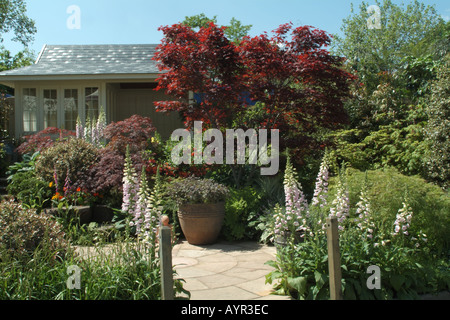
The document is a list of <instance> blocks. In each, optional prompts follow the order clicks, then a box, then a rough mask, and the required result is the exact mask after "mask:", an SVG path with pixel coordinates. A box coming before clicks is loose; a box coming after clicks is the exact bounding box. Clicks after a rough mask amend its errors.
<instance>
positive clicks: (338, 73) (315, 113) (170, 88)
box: [154, 23, 354, 149]
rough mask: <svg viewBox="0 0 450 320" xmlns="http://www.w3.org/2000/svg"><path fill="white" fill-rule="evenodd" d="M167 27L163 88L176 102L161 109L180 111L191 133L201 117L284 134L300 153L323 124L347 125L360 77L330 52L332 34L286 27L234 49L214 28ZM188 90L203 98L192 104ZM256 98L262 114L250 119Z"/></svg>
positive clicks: (160, 53) (160, 51)
mask: <svg viewBox="0 0 450 320" xmlns="http://www.w3.org/2000/svg"><path fill="white" fill-rule="evenodd" d="M160 30H161V31H162V32H163V33H164V39H163V40H162V43H161V44H160V45H159V46H158V48H157V53H156V55H155V57H154V59H155V60H157V61H158V62H159V68H160V70H161V71H164V73H162V74H161V76H160V77H159V79H158V82H159V85H158V87H157V89H156V90H165V92H166V94H168V95H171V96H173V97H174V98H175V99H176V100H174V101H159V102H156V103H155V105H156V107H157V110H158V111H162V112H168V111H178V112H180V113H181V114H182V115H183V116H185V119H186V126H187V127H188V128H189V127H191V126H192V123H193V121H194V120H196V121H203V122H204V123H205V124H210V125H211V126H212V127H216V128H222V129H224V128H232V125H233V124H234V125H239V126H241V127H245V126H247V127H252V128H255V129H257V128H267V129H279V130H280V134H281V137H282V140H283V141H282V142H283V144H284V145H283V146H282V147H290V148H291V149H296V148H297V149H301V148H302V144H303V145H305V143H306V144H310V142H309V141H308V140H307V139H306V138H305V137H306V136H307V135H308V134H310V133H312V132H314V131H315V130H316V129H317V128H318V127H322V128H323V127H325V128H335V127H336V126H338V125H340V124H342V123H345V122H346V119H347V117H346V113H345V111H344V108H343V101H344V99H345V98H346V97H347V96H348V94H349V86H350V82H351V81H352V80H353V79H354V77H353V76H352V75H351V74H350V73H348V72H346V71H345V70H344V68H343V62H344V59H343V58H340V57H336V56H333V55H331V54H330V53H329V52H328V51H327V50H326V47H327V46H328V45H329V44H330V42H331V36H329V35H328V34H327V33H326V32H325V31H322V30H319V29H315V28H313V27H310V26H302V27H298V28H295V29H294V28H293V25H292V23H287V24H283V25H281V26H280V27H279V28H277V29H276V30H274V31H273V35H272V36H270V37H269V36H268V35H267V33H264V34H262V35H259V36H256V37H253V38H251V37H245V38H244V39H243V40H242V41H241V42H240V44H235V43H232V42H231V41H229V40H228V39H227V38H226V37H225V35H224V32H223V31H224V29H223V28H220V27H217V26H216V25H215V24H214V23H210V24H209V25H208V26H207V27H203V28H200V30H199V31H194V30H192V29H191V28H190V27H188V26H186V25H183V24H175V25H172V26H165V27H161V28H160ZM189 92H195V93H197V94H198V96H199V97H200V101H199V102H195V101H192V100H189ZM244 97H246V99H244ZM249 101H258V102H259V104H258V107H259V108H260V109H259V110H258V112H256V113H252V114H251V116H250V117H247V119H246V117H243V114H245V111H246V110H249V109H250V106H251V104H252V103H249ZM248 118H249V119H248ZM244 120H245V121H244ZM206 126H207V125H206ZM303 138H305V139H303Z"/></svg>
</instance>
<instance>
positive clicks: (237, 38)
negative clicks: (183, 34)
mask: <svg viewBox="0 0 450 320" xmlns="http://www.w3.org/2000/svg"><path fill="white" fill-rule="evenodd" d="M210 22H213V23H214V24H217V16H214V17H212V18H208V17H207V16H206V15H205V14H204V13H201V14H198V15H195V16H189V17H186V18H185V19H184V21H183V22H182V23H183V24H185V25H187V26H189V27H191V28H193V29H200V28H202V27H207V26H208V24H209V23H210ZM225 27H226V29H225V35H226V37H227V39H229V40H230V41H232V42H234V43H240V42H241V40H242V38H243V37H245V36H246V35H247V34H248V32H249V31H250V30H251V28H252V25H243V24H242V23H241V22H240V21H239V20H237V19H235V18H231V21H230V23H229V25H228V26H225Z"/></svg>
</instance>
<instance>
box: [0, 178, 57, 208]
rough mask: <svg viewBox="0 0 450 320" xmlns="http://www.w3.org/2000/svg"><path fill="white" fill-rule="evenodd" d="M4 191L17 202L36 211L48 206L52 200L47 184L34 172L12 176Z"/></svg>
mask: <svg viewBox="0 0 450 320" xmlns="http://www.w3.org/2000/svg"><path fill="white" fill-rule="evenodd" d="M6 190H7V191H8V193H9V194H10V195H13V196H15V197H16V199H17V200H18V201H20V202H22V203H23V204H25V205H27V206H29V207H31V208H35V209H38V210H40V209H42V208H44V207H47V206H49V205H50V199H51V198H52V190H51V188H50V187H49V184H48V183H47V182H45V181H43V180H42V179H39V178H38V177H37V176H36V174H35V172H34V171H26V172H17V173H16V174H14V175H13V176H12V178H11V181H10V183H9V184H8V186H7V188H6Z"/></svg>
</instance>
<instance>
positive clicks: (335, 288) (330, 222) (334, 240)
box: [327, 217, 343, 300]
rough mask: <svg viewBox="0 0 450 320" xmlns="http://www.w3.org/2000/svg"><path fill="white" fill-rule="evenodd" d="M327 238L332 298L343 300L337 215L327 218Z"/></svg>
mask: <svg viewBox="0 0 450 320" xmlns="http://www.w3.org/2000/svg"><path fill="white" fill-rule="evenodd" d="M327 239H328V270H329V277H330V299H331V300H342V299H343V297H342V283H341V279H342V274H341V254H340V252H339V232H338V221H337V218H336V217H329V218H327Z"/></svg>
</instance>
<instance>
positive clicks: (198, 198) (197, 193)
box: [167, 177, 229, 204]
mask: <svg viewBox="0 0 450 320" xmlns="http://www.w3.org/2000/svg"><path fill="white" fill-rule="evenodd" d="M167 193H168V195H169V196H170V197H171V198H173V199H175V200H176V201H177V202H178V203H180V204H183V203H189V204H195V203H216V202H222V201H225V200H226V198H227V196H228V195H229V190H228V188H227V187H225V186H224V185H222V184H220V183H217V182H215V181H214V180H212V179H201V178H197V177H188V178H186V179H178V180H175V181H173V182H171V183H170V184H169V185H167Z"/></svg>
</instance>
